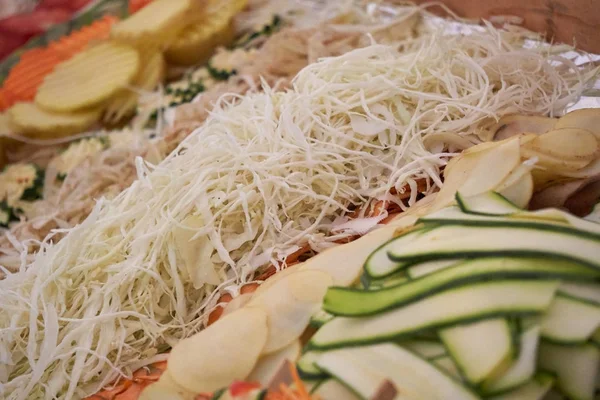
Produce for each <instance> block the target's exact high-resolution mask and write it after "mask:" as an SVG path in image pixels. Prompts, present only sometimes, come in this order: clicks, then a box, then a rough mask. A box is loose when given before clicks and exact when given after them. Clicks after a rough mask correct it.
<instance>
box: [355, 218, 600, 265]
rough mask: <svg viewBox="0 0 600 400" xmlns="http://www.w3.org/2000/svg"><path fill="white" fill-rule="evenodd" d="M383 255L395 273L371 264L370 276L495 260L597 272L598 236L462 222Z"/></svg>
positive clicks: (566, 229) (556, 229)
mask: <svg viewBox="0 0 600 400" xmlns="http://www.w3.org/2000/svg"><path fill="white" fill-rule="evenodd" d="M387 251H388V256H389V257H390V258H391V259H392V260H393V261H397V262H398V264H397V265H396V266H395V269H393V270H391V271H390V270H389V269H388V268H386V267H385V266H384V267H383V268H382V267H380V266H378V265H375V264H371V265H370V267H371V268H370V269H368V270H367V272H368V273H369V275H370V276H372V277H379V276H381V275H388V274H390V273H393V272H395V271H397V270H401V269H403V268H406V267H408V266H410V265H414V264H415V263H419V262H427V261H433V260H448V259H457V258H468V257H498V256H506V257H511V256H518V257H524V256H530V257H535V256H546V257H554V258H560V259H566V260H573V261H577V262H580V263H582V264H586V265H589V266H590V267H592V268H596V269H598V270H600V260H599V259H598V254H600V235H595V234H591V233H589V232H584V231H580V230H577V229H573V228H569V227H564V226H558V225H546V226H542V225H541V224H529V223H512V222H510V223H504V222H498V223H492V224H490V223H489V222H487V221H485V222H482V221H478V222H477V224H475V225H472V224H470V223H469V222H468V221H463V222H461V223H457V224H447V225H442V226H439V227H437V228H435V229H431V230H430V231H428V232H427V233H424V234H422V235H420V236H419V237H418V238H415V239H414V241H413V242H412V243H411V244H410V246H406V243H405V242H404V241H402V240H401V241H398V242H392V244H391V245H389V247H387Z"/></svg>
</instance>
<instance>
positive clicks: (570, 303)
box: [542, 290, 600, 344]
mask: <svg viewBox="0 0 600 400" xmlns="http://www.w3.org/2000/svg"><path fill="white" fill-rule="evenodd" d="M599 326H600V305H598V304H595V303H591V302H588V301H586V300H582V299H580V298H576V297H572V296H570V295H567V294H564V293H561V292H560V290H559V292H558V293H557V294H556V297H555V298H554V300H553V301H552V304H551V305H550V308H549V309H548V311H547V312H546V314H545V315H544V318H543V319H542V337H543V338H544V339H546V340H550V341H552V342H555V343H562V344H578V343H584V342H586V341H588V340H589V339H590V338H591V337H592V335H593V334H594V331H595V330H596V329H597V328H598V327H599Z"/></svg>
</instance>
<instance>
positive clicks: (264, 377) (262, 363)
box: [246, 340, 302, 386]
mask: <svg viewBox="0 0 600 400" xmlns="http://www.w3.org/2000/svg"><path fill="white" fill-rule="evenodd" d="M301 350H302V346H301V345H300V341H299V340H294V341H293V342H292V343H290V344H289V345H287V346H285V347H284V348H283V349H281V350H279V351H276V352H275V353H271V354H268V355H266V356H262V357H261V358H260V359H259V360H258V363H257V364H256V366H255V367H254V369H253V370H252V372H251V373H250V375H248V377H247V378H246V381H248V382H259V383H260V384H261V385H263V386H267V385H268V384H269V382H270V381H271V378H273V376H274V375H275V374H276V373H277V371H278V370H279V368H280V367H281V366H282V365H283V363H284V362H285V360H288V361H290V362H292V363H295V362H296V361H297V360H298V358H299V357H300V352H301Z"/></svg>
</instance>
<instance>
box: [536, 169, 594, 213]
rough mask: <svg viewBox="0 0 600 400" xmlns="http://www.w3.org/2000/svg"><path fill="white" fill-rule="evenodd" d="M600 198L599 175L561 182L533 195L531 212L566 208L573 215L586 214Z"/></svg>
mask: <svg viewBox="0 0 600 400" xmlns="http://www.w3.org/2000/svg"><path fill="white" fill-rule="evenodd" d="M599 198H600V175H598V176H595V177H592V178H588V179H579V180H576V181H570V182H561V183H557V184H555V185H553V186H550V187H548V188H546V189H544V190H542V191H540V192H538V193H536V194H534V195H533V198H532V199H531V203H530V204H529V207H530V208H531V209H532V210H538V209H541V208H548V207H556V208H567V209H568V210H569V211H571V212H572V213H573V214H575V215H579V216H584V215H586V214H588V213H589V212H590V211H591V210H592V208H593V207H594V204H596V203H597V202H598V199H599Z"/></svg>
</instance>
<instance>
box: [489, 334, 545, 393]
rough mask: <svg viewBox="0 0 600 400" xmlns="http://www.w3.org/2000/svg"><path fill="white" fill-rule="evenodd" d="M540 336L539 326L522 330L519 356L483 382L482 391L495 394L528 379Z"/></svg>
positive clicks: (533, 367)
mask: <svg viewBox="0 0 600 400" xmlns="http://www.w3.org/2000/svg"><path fill="white" fill-rule="evenodd" d="M539 338H540V327H539V326H533V327H531V328H529V329H528V330H527V331H525V332H523V333H522V334H521V337H520V349H521V351H520V352H519V356H518V358H517V359H516V360H514V361H513V363H512V364H511V366H510V367H509V368H508V369H507V370H506V372H505V373H504V374H502V375H501V376H499V377H498V378H496V379H493V380H492V381H489V382H488V383H486V384H484V385H483V387H482V391H483V392H484V393H486V394H490V395H491V394H496V393H502V392H506V391H510V390H513V389H515V388H516V387H518V386H520V385H523V384H525V382H527V381H529V380H530V379H531V378H532V377H533V375H534V374H535V370H536V362H537V349H538V343H539Z"/></svg>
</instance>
